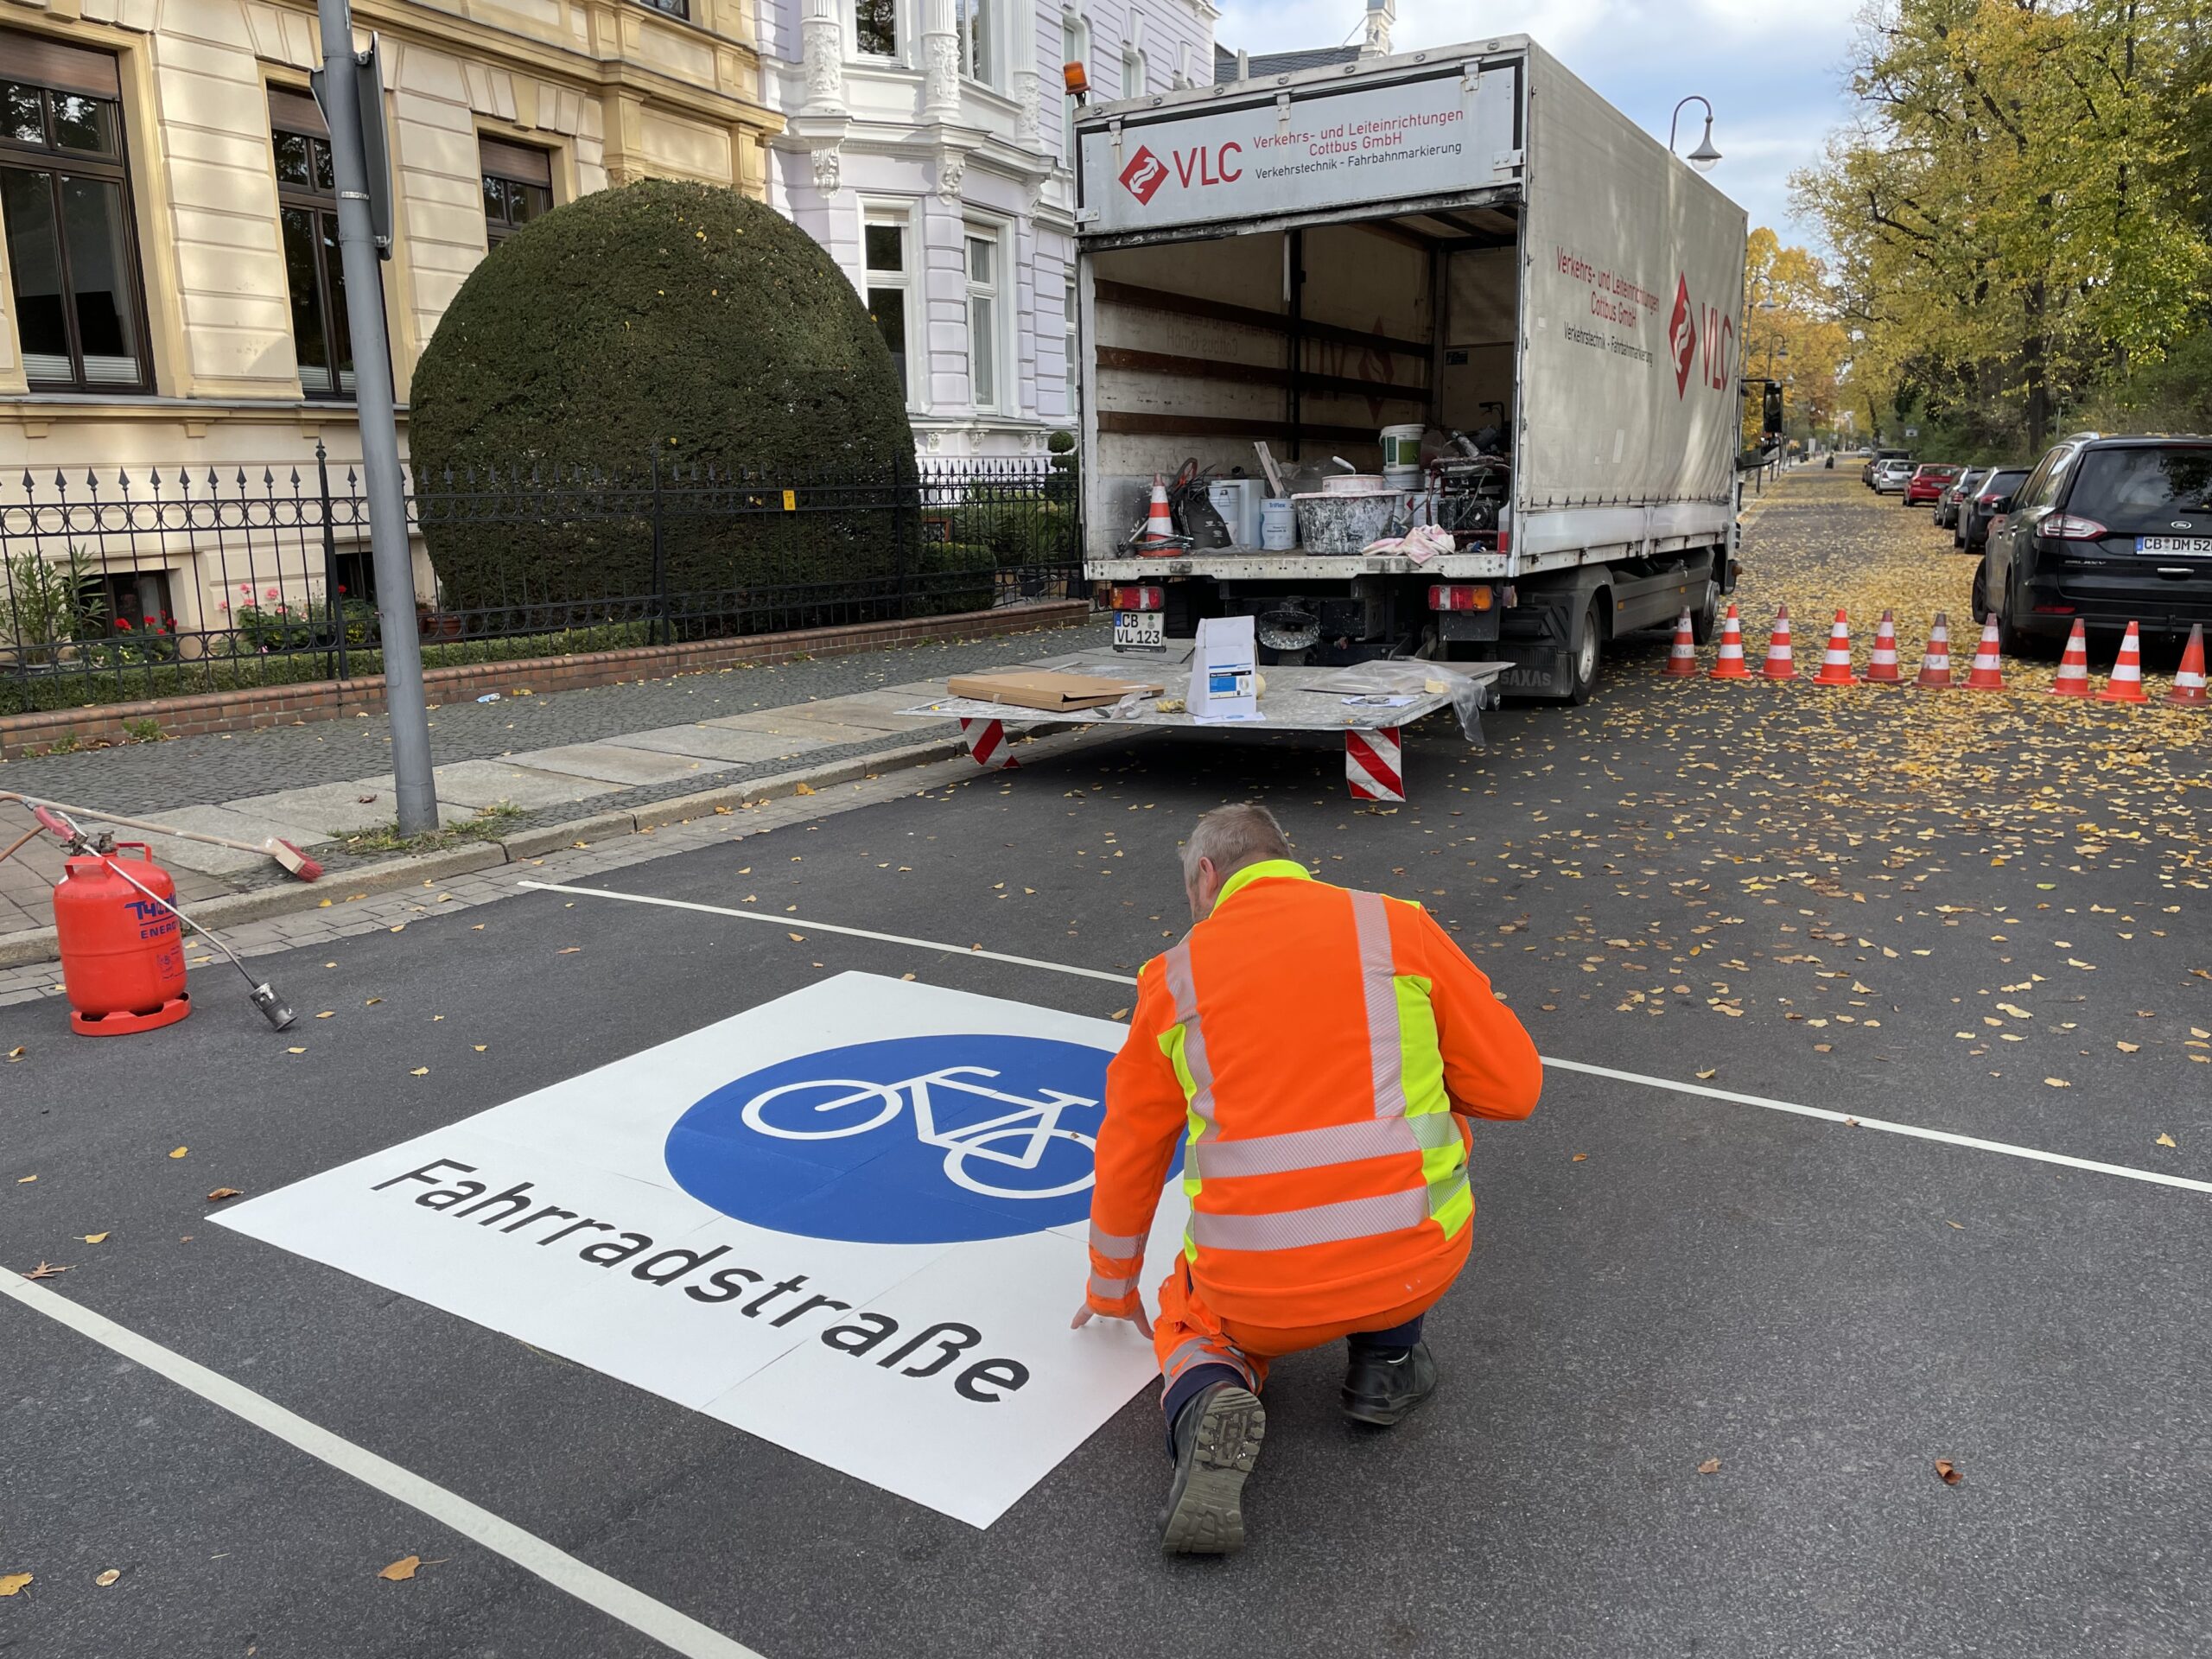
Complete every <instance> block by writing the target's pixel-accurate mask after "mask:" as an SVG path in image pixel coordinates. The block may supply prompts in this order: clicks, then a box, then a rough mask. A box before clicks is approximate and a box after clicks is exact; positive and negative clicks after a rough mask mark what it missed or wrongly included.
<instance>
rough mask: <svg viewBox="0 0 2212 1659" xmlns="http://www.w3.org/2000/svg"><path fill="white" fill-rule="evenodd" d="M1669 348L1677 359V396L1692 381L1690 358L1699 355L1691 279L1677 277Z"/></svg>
mask: <svg viewBox="0 0 2212 1659" xmlns="http://www.w3.org/2000/svg"><path fill="white" fill-rule="evenodd" d="M1667 349H1668V351H1669V352H1670V353H1673V354H1674V359H1675V397H1681V395H1682V394H1683V392H1684V391H1685V390H1686V389H1687V388H1688V385H1689V383H1690V359H1692V358H1693V357H1694V356H1696V355H1697V320H1696V319H1695V318H1694V317H1693V316H1692V315H1690V279H1689V278H1688V276H1686V275H1680V274H1678V275H1677V276H1676V277H1675V315H1674V316H1673V317H1672V318H1671V319H1670V320H1669V321H1668V324H1667Z"/></svg>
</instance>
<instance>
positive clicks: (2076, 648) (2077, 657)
mask: <svg viewBox="0 0 2212 1659" xmlns="http://www.w3.org/2000/svg"><path fill="white" fill-rule="evenodd" d="M2050 695H2051V696H2054V697H2086V696H2088V695H2089V631H2088V629H2087V628H2085V627H2083V626H2082V623H2081V620H2080V619H2079V618H2076V619H2075V623H2074V632H2072V633H2070V634H2069V635H2068V636H2067V638H2066V654H2065V655H2064V656H2063V657H2062V658H2059V659H2058V677H2056V679H2054V680H2052V681H2051V683H2050Z"/></svg>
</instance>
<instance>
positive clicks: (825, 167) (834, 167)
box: [809, 144, 844, 196]
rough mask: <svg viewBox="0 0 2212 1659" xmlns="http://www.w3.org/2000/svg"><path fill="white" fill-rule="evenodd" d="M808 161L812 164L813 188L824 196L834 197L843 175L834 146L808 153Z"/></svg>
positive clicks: (842, 165)
mask: <svg viewBox="0 0 2212 1659" xmlns="http://www.w3.org/2000/svg"><path fill="white" fill-rule="evenodd" d="M809 159H810V160H811V161H812V162H813V163H814V188H816V189H817V190H819V191H820V192H821V193H822V194H823V195H825V196H834V195H836V194H837V189H838V187H839V186H840V185H841V184H842V182H843V175H844V163H843V161H842V155H841V152H840V151H839V150H838V149H837V148H836V145H834V144H832V145H829V146H826V147H824V148H823V149H817V150H813V151H810V155H809Z"/></svg>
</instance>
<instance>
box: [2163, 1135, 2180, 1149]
mask: <svg viewBox="0 0 2212 1659" xmlns="http://www.w3.org/2000/svg"><path fill="white" fill-rule="evenodd" d="M2180 1144H2181V1142H2180V1141H2177V1140H2175V1139H2174V1138H2173V1136H2171V1135H2166V1134H2164V1133H2163V1132H2162V1133H2161V1134H2160V1135H2159V1136H2158V1145H2159V1146H2162V1147H2177V1146H2179V1145H2180Z"/></svg>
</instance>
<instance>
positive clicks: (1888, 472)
mask: <svg viewBox="0 0 2212 1659" xmlns="http://www.w3.org/2000/svg"><path fill="white" fill-rule="evenodd" d="M1917 464H1918V463H1917V462H1915V461H1883V462H1882V463H1880V464H1879V465H1878V466H1877V467H1875V468H1874V493H1875V494H1877V495H1903V494H1904V486H1905V482H1906V480H1909V479H1910V478H1911V476H1912V469H1913V467H1915V466H1916V465H1917Z"/></svg>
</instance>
